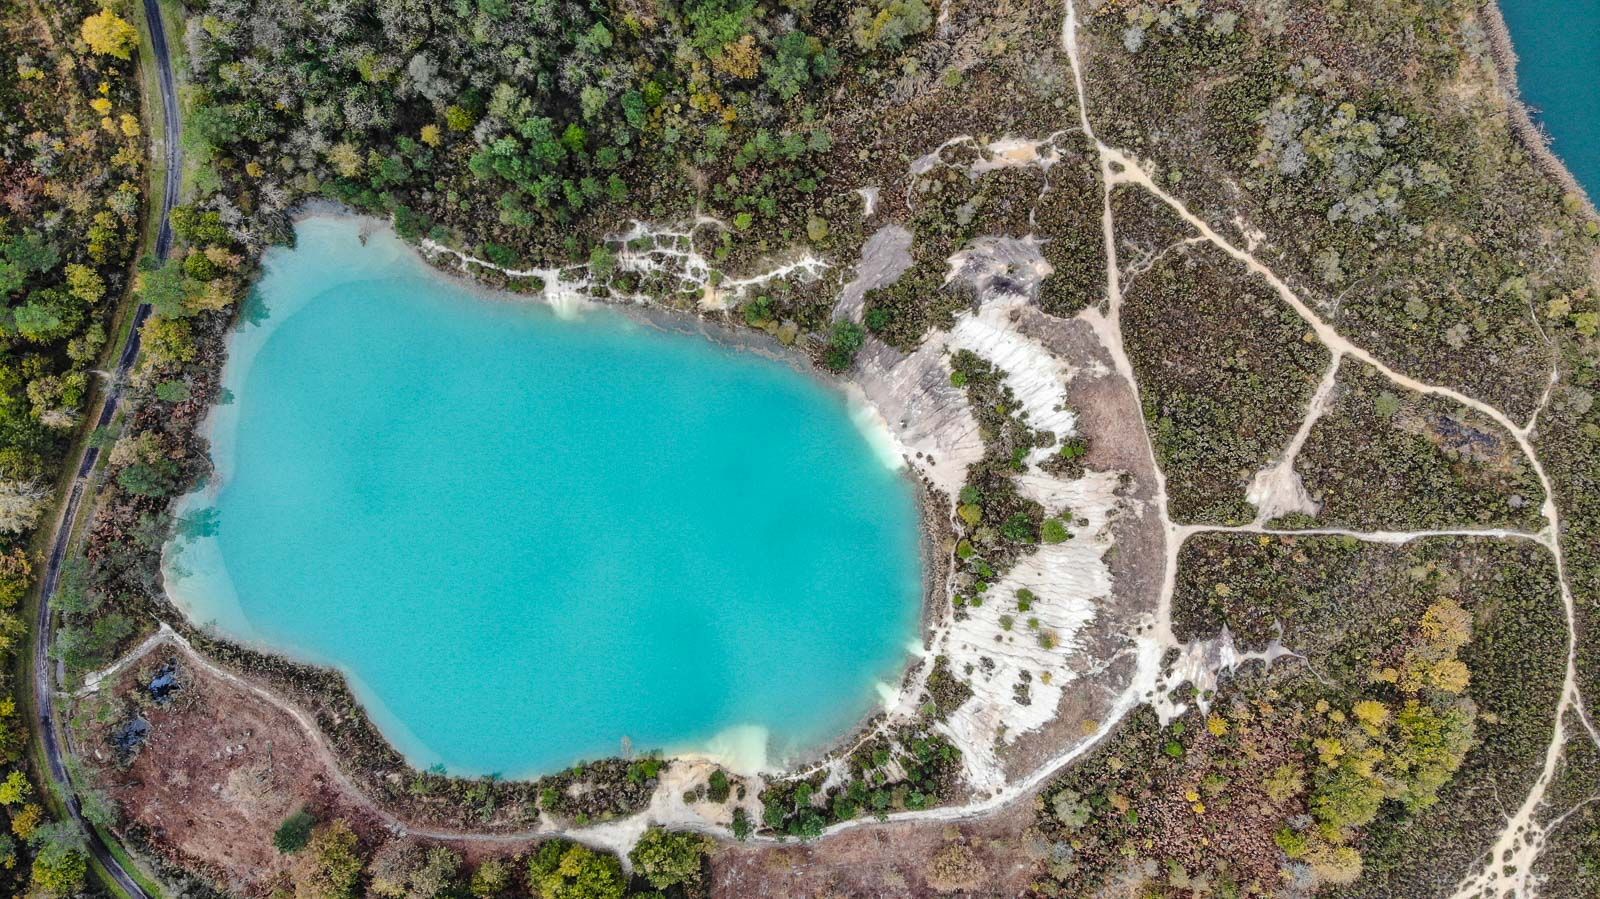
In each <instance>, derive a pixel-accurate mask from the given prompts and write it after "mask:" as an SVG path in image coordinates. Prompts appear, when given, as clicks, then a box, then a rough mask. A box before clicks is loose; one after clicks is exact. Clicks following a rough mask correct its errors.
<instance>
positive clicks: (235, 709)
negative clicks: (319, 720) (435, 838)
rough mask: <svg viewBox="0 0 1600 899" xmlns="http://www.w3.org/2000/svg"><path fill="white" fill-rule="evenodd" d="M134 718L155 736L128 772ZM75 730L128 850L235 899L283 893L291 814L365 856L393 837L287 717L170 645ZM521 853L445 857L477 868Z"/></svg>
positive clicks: (122, 679)
mask: <svg viewBox="0 0 1600 899" xmlns="http://www.w3.org/2000/svg"><path fill="white" fill-rule="evenodd" d="M173 658H177V659H178V660H179V663H180V678H181V681H182V685H183V686H182V689H181V690H180V691H179V692H178V693H177V694H176V695H175V698H174V699H173V700H172V701H171V702H170V704H168V705H166V706H158V705H156V704H154V703H153V702H151V701H150V700H149V699H148V698H146V697H145V695H144V692H143V691H142V690H141V689H140V684H141V683H145V682H148V681H149V679H150V676H151V674H152V672H153V671H154V670H155V669H156V668H157V667H158V666H159V665H160V664H162V663H163V662H166V661H168V660H170V659H173ZM136 713H142V714H143V715H144V716H145V718H146V719H147V720H148V721H149V722H150V725H151V727H150V735H149V738H148V740H147V741H146V743H145V744H144V746H143V747H141V748H140V750H139V751H138V754H137V755H136V756H134V758H133V759H132V761H131V762H130V763H127V764H125V765H123V764H119V763H118V760H117V757H116V751H115V749H114V748H113V746H112V744H111V742H110V737H111V735H112V734H113V733H114V732H115V731H116V730H117V729H118V728H120V727H121V726H122V724H123V723H125V722H127V721H128V720H130V719H131V718H132V717H133V716H134V714H136ZM72 726H73V737H74V741H75V743H76V748H77V750H78V752H79V755H80V756H81V757H83V758H84V760H85V762H86V763H87V764H86V767H87V768H89V769H90V770H89V771H88V772H87V773H89V774H90V779H91V780H92V782H94V783H95V784H96V785H97V786H98V787H99V788H100V789H102V790H103V791H104V792H105V793H106V794H107V795H108V796H109V797H110V798H111V799H112V801H113V802H115V803H116V804H117V806H118V807H119V808H120V809H121V812H122V817H121V820H120V823H119V826H118V827H117V830H118V832H119V834H120V835H122V836H124V837H125V841H126V842H127V843H128V844H130V846H131V847H133V848H137V849H139V850H140V851H142V852H144V853H146V854H148V855H152V856H155V857H157V858H159V859H161V860H162V861H164V862H166V863H168V864H173V865H176V866H178V867H181V868H184V869H188V870H191V871H195V872H198V873H200V874H201V875H202V876H203V877H204V878H205V879H206V880H208V881H210V882H211V883H212V884H213V885H214V886H216V887H218V888H221V889H224V890H226V891H227V892H229V893H232V894H234V895H239V896H263V895H267V894H268V893H270V892H271V891H272V889H273V887H274V886H277V885H279V884H281V883H282V882H283V879H284V876H285V875H286V873H287V871H288V867H289V865H288V858H287V857H286V856H284V855H282V854H280V853H279V852H278V851H277V850H276V849H275V848H274V847H273V845H272V835H273V833H274V831H276V830H277V828H278V826H279V825H280V824H281V823H283V820H284V819H285V818H287V817H288V816H290V815H291V814H293V813H294V812H295V811H297V810H298V809H301V808H307V809H309V810H310V811H311V812H312V813H313V814H314V815H315V816H316V817H317V819H318V820H321V821H328V820H333V819H335V818H343V819H345V820H347V821H349V822H350V824H351V826H352V827H353V828H354V829H355V831H356V832H357V833H358V834H359V835H360V836H361V839H362V843H363V844H364V845H366V846H367V847H369V848H370V847H375V846H377V845H378V844H381V843H382V842H383V841H384V840H386V839H387V838H388V837H389V836H390V835H391V833H392V830H391V828H390V826H389V824H388V823H387V822H386V821H385V820H384V819H383V818H382V817H380V816H379V815H377V814H375V813H374V812H373V811H372V809H371V807H370V803H369V802H368V800H366V798H365V797H363V796H360V795H358V794H355V793H353V792H352V791H351V790H350V789H349V788H348V787H347V786H346V785H345V784H344V783H343V782H342V779H341V778H339V777H338V776H336V775H335V774H334V773H333V771H332V769H331V768H330V767H329V763H328V757H327V755H326V752H325V750H323V748H322V747H321V746H319V745H318V744H317V743H315V742H313V741H312V739H311V738H310V737H309V736H308V735H307V734H306V732H305V730H304V728H303V727H302V726H301V725H300V724H299V723H298V722H296V721H295V720H294V718H293V717H292V716H290V715H289V714H288V713H287V712H286V711H284V710H283V709H282V708H281V707H279V706H277V705H275V704H274V703H272V702H271V701H269V700H268V699H266V698H264V697H262V696H260V695H258V694H256V693H254V692H252V691H251V690H249V689H246V688H245V687H243V686H241V685H239V684H236V683H233V682H230V681H227V680H224V679H223V678H221V677H218V676H217V675H215V674H213V673H212V672H210V671H208V670H206V669H205V668H203V667H201V666H199V665H196V664H194V663H193V661H192V659H190V658H189V657H188V656H187V655H185V654H183V653H181V651H177V650H175V649H173V648H172V647H170V646H167V647H162V648H161V649H158V650H157V651H155V652H152V653H151V654H150V655H149V656H147V657H146V658H145V659H143V660H141V661H140V662H139V663H138V664H136V665H133V666H130V668H129V669H128V670H125V671H123V672H122V673H121V674H120V675H118V676H117V677H116V678H114V679H113V681H112V682H110V683H108V684H105V685H104V686H103V687H102V689H101V691H100V692H99V693H97V694H94V695H91V696H88V697H84V698H82V699H80V700H78V701H77V702H76V704H75V707H74V709H73V717H72ZM528 845H530V843H529V842H528V841H507V842H494V843H487V844H461V843H452V848H454V849H456V850H457V851H460V852H463V853H464V854H465V855H466V857H467V858H468V860H469V861H474V862H475V861H478V860H480V859H482V858H485V857H488V856H490V855H514V854H517V853H519V852H521V851H524V850H525V849H526V848H527V847H528Z"/></svg>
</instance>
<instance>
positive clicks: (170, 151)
mask: <svg viewBox="0 0 1600 899" xmlns="http://www.w3.org/2000/svg"><path fill="white" fill-rule="evenodd" d="M144 12H145V18H146V20H147V21H148V22H149V23H150V48H151V51H152V54H153V55H154V56H155V59H156V66H157V68H158V70H159V71H158V75H159V81H160V84H161V106H162V109H163V111H164V116H163V118H164V119H165V125H166V133H165V134H164V135H163V139H164V143H165V145H166V165H167V170H166V178H165V181H164V183H163V184H162V193H161V206H160V210H159V214H160V216H161V220H160V223H159V227H158V230H157V231H156V245H155V255H156V257H157V258H158V259H165V258H167V254H168V252H170V251H171V249H172V207H173V206H175V205H177V202H178V183H179V178H180V176H181V174H182V173H181V168H182V164H183V149H182V147H181V146H180V143H179V140H178V136H179V122H178V88H177V81H176V80H175V79H174V77H173V74H172V57H171V55H170V54H169V53H168V49H167V37H166V32H165V31H164V30H163V26H162V20H161V6H160V4H159V3H157V0H144ZM149 317H150V306H149V305H148V304H145V303H141V304H139V307H138V308H137V309H136V310H134V313H133V332H132V334H130V335H129V337H128V342H127V343H126V344H125V345H124V346H123V348H122V354H121V355H120V356H119V357H118V358H117V367H116V369H115V370H114V371H113V372H112V373H111V380H110V384H109V386H108V388H107V390H106V399H105V404H104V405H103V406H102V407H101V409H100V416H99V418H98V419H97V420H96V421H95V425H96V426H97V427H105V426H106V425H108V424H110V423H111V419H112V418H113V417H115V416H116V414H117V409H118V407H119V405H120V404H121V400H122V386H123V384H125V383H126V382H127V379H128V372H129V371H131V370H132V369H133V363H134V361H135V360H137V359H138V358H139V331H140V327H141V326H143V325H144V322H145V319H147V318H149ZM82 452H83V456H82V459H81V460H80V461H79V463H78V470H77V473H76V475H74V477H73V479H72V491H71V493H70V494H69V495H68V497H67V503H66V508H65V509H64V510H63V512H62V515H61V520H60V522H59V523H58V525H57V529H56V534H55V539H54V540H53V541H52V542H51V544H50V558H49V560H48V562H47V563H46V565H45V570H44V581H43V586H42V588H41V590H40V595H39V617H38V620H37V621H35V622H34V644H33V648H34V652H33V670H32V678H33V698H34V708H35V709H36V710H37V711H38V713H39V735H40V738H41V739H42V740H43V742H44V757H45V761H46V763H47V767H48V769H49V771H48V773H49V776H50V779H51V780H53V781H54V782H55V784H56V787H57V789H58V790H59V791H60V793H61V795H63V796H65V797H66V798H67V811H68V812H69V813H70V814H71V815H72V819H73V821H75V822H76V823H77V824H78V826H79V827H80V828H81V829H82V830H83V834H84V839H85V842H86V844H87V846H88V850H89V854H90V855H92V856H94V858H95V860H96V861H98V862H99V863H100V864H101V865H102V866H103V867H104V868H105V870H106V871H108V872H109V873H110V875H111V878H112V879H113V880H115V881H116V882H117V886H119V887H120V888H121V889H122V891H123V892H124V893H126V894H128V895H129V896H132V897H135V899H147V897H149V896H150V893H148V892H147V891H146V890H145V889H144V887H142V886H140V885H139V883H138V881H137V880H135V879H134V878H133V875H131V874H130V873H129V872H128V871H127V869H126V868H124V867H123V866H122V863H121V862H120V861H118V860H117V858H116V857H115V856H113V855H112V854H111V851H110V849H108V848H107V847H106V844H105V842H104V841H103V840H101V839H100V835H99V833H97V832H96V831H95V829H94V828H93V827H92V826H90V825H89V823H88V822H87V821H85V820H84V818H83V811H82V807H81V805H80V803H79V801H78V794H77V791H76V790H75V789H74V788H73V786H72V776H71V774H70V773H69V772H68V771H67V765H66V757H65V754H64V751H63V748H62V739H61V732H60V730H59V728H58V727H57V722H56V707H55V684H54V677H53V676H52V671H51V665H50V644H51V632H52V625H53V623H54V620H53V617H52V615H51V613H50V600H51V599H53V598H54V597H55V593H56V586H57V584H58V583H59V581H60V580H61V563H62V561H64V560H65V559H66V555H67V548H68V546H70V545H71V543H72V523H73V520H74V519H75V518H77V515H78V506H79V505H80V504H81V503H82V502H83V497H84V493H85V491H86V490H87V488H88V485H89V475H90V473H91V472H93V471H94V467H95V463H96V462H98V461H99V460H100V448H99V447H96V446H89V445H87V443H85V445H84V447H83V450H82Z"/></svg>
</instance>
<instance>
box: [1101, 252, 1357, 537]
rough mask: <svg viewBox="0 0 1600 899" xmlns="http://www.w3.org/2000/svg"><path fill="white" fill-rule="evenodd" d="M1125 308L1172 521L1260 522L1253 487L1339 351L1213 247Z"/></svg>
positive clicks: (1130, 296) (1167, 263)
mask: <svg viewBox="0 0 1600 899" xmlns="http://www.w3.org/2000/svg"><path fill="white" fill-rule="evenodd" d="M1123 300H1124V303H1125V305H1124V308H1123V313H1122V314H1123V323H1124V326H1125V327H1126V328H1127V337H1126V338H1125V339H1126V341H1127V345H1128V358H1129V360H1130V361H1131V362H1132V363H1133V366H1134V373H1135V374H1136V375H1137V376H1138V378H1139V388H1140V393H1141V395H1142V398H1143V402H1144V415H1145V420H1146V422H1147V423H1148V424H1149V426H1150V433H1151V440H1152V442H1153V443H1154V445H1155V450H1156V462H1157V464H1159V465H1160V466H1161V469H1162V471H1164V472H1166V475H1167V492H1168V505H1169V510H1168V511H1169V514H1171V516H1172V519H1173V520H1174V521H1179V522H1183V523H1186V524H1192V523H1206V524H1243V523H1245V522H1248V521H1250V520H1251V519H1252V518H1254V517H1255V509H1254V507H1253V506H1251V505H1250V503H1249V502H1248V501H1246V499H1245V491H1246V489H1247V488H1248V487H1249V485H1250V479H1251V478H1252V477H1253V476H1254V475H1255V473H1256V472H1257V471H1259V470H1260V469H1261V468H1262V467H1264V466H1265V465H1266V464H1267V463H1268V462H1269V461H1270V460H1271V459H1273V458H1275V457H1276V456H1277V455H1278V454H1279V453H1281V452H1282V451H1283V449H1284V447H1285V446H1287V445H1288V443H1289V439H1290V437H1292V436H1293V435H1294V432H1295V429H1296V428H1297V427H1299V424H1300V420H1301V419H1302V418H1303V417H1304V416H1305V406H1306V402H1307V400H1309V399H1310V397H1311V394H1312V392H1313V391H1314V390H1315V389H1316V385H1317V380H1318V379H1319V378H1320V377H1321V376H1322V372H1323V370H1325V369H1326V368H1327V367H1328V360H1329V358H1330V357H1329V354H1328V351H1327V349H1326V348H1324V347H1323V346H1322V344H1320V343H1319V342H1317V340H1316V337H1315V335H1314V334H1312V333H1311V332H1310V330H1309V329H1308V328H1307V327H1306V325H1305V322H1303V321H1302V320H1301V319H1300V317H1299V316H1298V315H1296V314H1295V313H1294V310H1292V309H1290V308H1289V307H1288V306H1286V305H1284V304H1283V303H1282V302H1281V301H1279V300H1278V298H1277V296H1276V295H1275V294H1274V293H1273V291H1272V289H1271V288H1270V287H1269V286H1268V285H1267V284H1266V283H1265V282H1264V281H1262V280H1261V279H1260V278H1258V277H1256V276H1254V275H1252V274H1250V273H1249V272H1248V271H1246V270H1245V268H1244V267H1243V266H1242V265H1239V264H1238V263H1236V262H1234V261H1233V260H1231V259H1229V258H1228V257H1227V256H1225V255H1223V254H1222V252H1221V251H1219V250H1217V249H1214V248H1212V247H1209V246H1206V247H1198V246H1197V247H1194V248H1189V247H1183V246H1181V245H1180V247H1179V248H1178V249H1177V250H1176V251H1168V252H1164V253H1163V254H1162V255H1161V256H1160V258H1157V259H1154V260H1153V261H1152V263H1151V265H1150V267H1149V269H1148V270H1146V271H1143V272H1141V273H1139V274H1138V275H1136V276H1134V277H1133V278H1132V279H1131V280H1130V283H1129V284H1128V285H1127V286H1126V287H1125V289H1124V293H1123Z"/></svg>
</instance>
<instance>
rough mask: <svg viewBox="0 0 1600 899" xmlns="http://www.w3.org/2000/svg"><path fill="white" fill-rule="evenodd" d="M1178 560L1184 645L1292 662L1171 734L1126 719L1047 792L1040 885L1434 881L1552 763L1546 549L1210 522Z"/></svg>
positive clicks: (1433, 884)
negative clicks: (1388, 542)
mask: <svg viewBox="0 0 1600 899" xmlns="http://www.w3.org/2000/svg"><path fill="white" fill-rule="evenodd" d="M1180 563H1181V565H1182V567H1181V569H1180V573H1179V584H1178V592H1177V596H1176V599H1175V606H1176V607H1175V610H1174V625H1175V627H1176V628H1177V629H1178V632H1179V636H1180V637H1183V638H1188V639H1201V638H1205V637H1209V636H1211V635H1214V634H1216V633H1217V632H1218V631H1220V630H1221V629H1222V628H1224V627H1227V628H1228V629H1230V630H1231V632H1232V633H1233V635H1234V637H1235V638H1236V639H1237V640H1239V642H1240V643H1241V644H1242V648H1252V649H1262V648H1265V647H1266V646H1267V645H1268V644H1269V643H1270V642H1271V641H1272V640H1274V639H1281V640H1282V642H1283V643H1284V644H1285V645H1287V646H1292V647H1294V649H1295V651H1296V653H1297V654H1298V657H1285V658H1280V659H1279V660H1278V661H1277V662H1276V663H1274V664H1273V666H1272V667H1271V668H1270V669H1266V670H1263V668H1262V666H1261V663H1250V664H1249V665H1248V666H1247V667H1246V668H1244V669H1243V670H1241V671H1239V672H1237V673H1235V674H1234V675H1232V676H1229V677H1228V678H1226V679H1225V681H1224V683H1223V685H1222V687H1221V688H1220V689H1219V690H1218V692H1217V693H1216V694H1215V695H1214V696H1201V697H1190V698H1189V705H1190V706H1191V709H1190V710H1189V711H1188V712H1187V713H1185V714H1183V715H1181V716H1179V717H1177V718H1176V719H1175V720H1174V721H1172V722H1171V723H1169V724H1168V725H1166V726H1165V727H1163V726H1162V725H1161V724H1160V723H1159V722H1158V720H1157V718H1156V715H1155V713H1154V712H1153V711H1151V710H1146V711H1141V712H1139V713H1137V714H1136V715H1135V716H1134V718H1133V719H1132V720H1131V721H1130V722H1128V724H1127V725H1126V726H1125V727H1124V728H1123V730H1122V731H1120V732H1119V734H1118V735H1117V737H1116V738H1115V739H1114V740H1113V741H1112V742H1111V743H1109V744H1108V745H1106V746H1104V747H1102V748H1100V749H1098V750H1097V751H1096V753H1095V755H1094V756H1093V757H1092V758H1090V759H1088V760H1087V761H1086V762H1085V763H1084V764H1082V765H1081V766H1078V767H1076V768H1074V769H1073V770H1072V771H1071V772H1069V773H1068V774H1066V775H1065V776H1063V777H1061V778H1059V779H1057V780H1056V781H1055V782H1054V783H1052V784H1051V785H1050V786H1048V787H1047V788H1046V789H1045V790H1044V791H1042V793H1041V794H1040V797H1039V799H1038V800H1036V806H1037V809H1038V813H1037V826H1038V827H1039V829H1040V831H1041V833H1042V834H1044V835H1045V836H1046V837H1047V838H1048V839H1050V840H1052V841H1053V844H1052V848H1051V849H1050V853H1051V859H1052V860H1051V861H1049V862H1047V863H1045V864H1043V865H1042V866H1041V867H1042V871H1041V879H1040V881H1039V883H1038V884H1037V885H1036V887H1035V890H1036V892H1037V894H1039V895H1044V896H1057V895H1059V896H1078V895H1085V894H1087V893H1088V892H1090V891H1091V890H1094V889H1097V888H1100V887H1104V886H1106V885H1108V884H1110V883H1112V882H1128V883H1131V884H1137V885H1139V887H1140V890H1141V894H1142V895H1163V896H1165V895H1173V896H1176V895H1186V894H1188V893H1189V892H1190V891H1194V890H1202V889H1204V890H1211V891H1219V892H1221V893H1223V894H1230V893H1231V894H1233V895H1276V894H1277V891H1278V890H1279V889H1280V888H1281V887H1282V885H1283V884H1285V883H1287V884H1291V885H1293V886H1294V887H1295V888H1296V889H1297V890H1312V889H1316V890H1318V894H1319V895H1321V894H1326V895H1395V896H1399V895H1405V896H1423V895H1441V894H1444V893H1447V892H1448V891H1449V889H1450V888H1452V887H1453V886H1454V884H1455V883H1456V882H1457V880H1459V879H1460V877H1461V876H1462V874H1463V873H1464V872H1465V871H1466V869H1467V867H1468V866H1469V865H1470V864H1471V863H1472V862H1473V860H1474V859H1475V858H1476V856H1477V855H1478V854H1479V853H1481V852H1482V851H1483V849H1484V847H1485V846H1486V845H1487V844H1488V842H1489V841H1490V840H1492V839H1493V838H1494V837H1495V836H1496V835H1498V833H1499V829H1500V828H1501V826H1503V824H1504V817H1503V815H1502V814H1501V812H1500V806H1499V804H1498V803H1497V802H1496V801H1495V798H1494V797H1495V796H1497V795H1498V796H1521V795H1524V794H1525V793H1526V792H1527V790H1528V789H1529V788H1530V787H1531V785H1532V782H1533V780H1534V779H1535V778H1536V777H1537V775H1538V773H1539V771H1540V768H1541V766H1542V763H1543V758H1544V749H1545V745H1546V742H1547V741H1548V739H1549V733H1550V728H1551V726H1552V724H1553V718H1554V709H1555V705H1556V701H1557V699H1558V697H1559V694H1560V687H1561V676H1562V658H1563V656H1562V647H1563V645H1564V642H1565V635H1564V633H1563V625H1562V619H1561V611H1560V601H1559V597H1558V595H1557V591H1556V587H1555V572H1554V567H1553V565H1551V563H1550V559H1549V556H1548V554H1547V553H1545V551H1544V550H1543V549H1542V548H1540V547H1538V546H1536V545H1534V544H1531V543H1505V542H1497V541H1489V540H1466V539H1455V538H1442V539H1430V540H1423V541H1417V542H1414V543H1409V544H1405V545H1403V546H1399V547H1390V546H1379V545H1374V544H1369V543H1362V542H1360V541H1357V540H1354V539H1347V538H1340V537H1317V538H1297V537H1259V538H1258V537H1257V536H1255V535H1223V534H1206V535H1200V536H1197V537H1195V538H1193V539H1192V540H1191V541H1190V542H1189V543H1188V544H1187V545H1186V546H1185V547H1184V551H1183V555H1182V558H1181V559H1180ZM1196 706H1198V707H1196ZM1221 847H1226V851H1218V850H1219V848H1221Z"/></svg>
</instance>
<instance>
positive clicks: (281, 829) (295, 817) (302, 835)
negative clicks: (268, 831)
mask: <svg viewBox="0 0 1600 899" xmlns="http://www.w3.org/2000/svg"><path fill="white" fill-rule="evenodd" d="M316 823H317V819H316V818H313V817H312V816H311V813H310V812H308V811H306V810H305V809H301V810H300V811H298V812H295V813H294V814H292V815H290V816H289V817H287V818H285V819H284V821H283V823H282V824H280V825H278V830H277V832H276V833H274V834H273V835H272V845H274V846H276V847H277V848H278V851H279V852H282V853H284V854H285V855H287V854H289V853H292V852H299V851H300V850H302V849H304V848H306V843H308V842H310V841H311V828H313V827H315V826H316Z"/></svg>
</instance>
